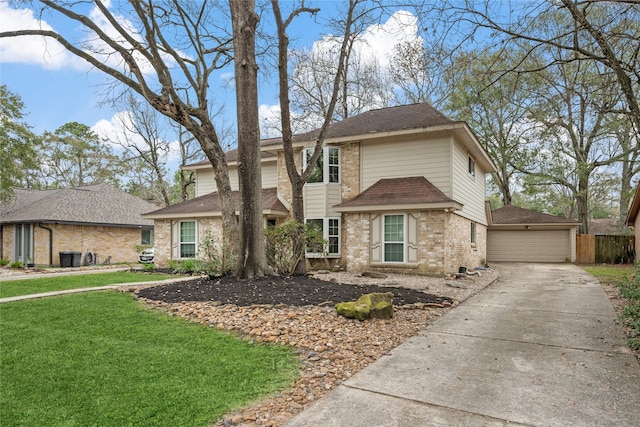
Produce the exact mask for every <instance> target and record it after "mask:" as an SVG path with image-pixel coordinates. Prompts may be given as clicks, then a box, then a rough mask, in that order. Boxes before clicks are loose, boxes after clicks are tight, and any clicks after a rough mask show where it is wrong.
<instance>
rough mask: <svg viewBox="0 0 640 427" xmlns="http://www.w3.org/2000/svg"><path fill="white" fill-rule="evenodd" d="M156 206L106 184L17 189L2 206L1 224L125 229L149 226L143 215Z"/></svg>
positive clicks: (0, 205) (150, 223)
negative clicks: (117, 227) (67, 225)
mask: <svg viewBox="0 0 640 427" xmlns="http://www.w3.org/2000/svg"><path fill="white" fill-rule="evenodd" d="M154 209H157V206H156V205H154V204H153V203H150V202H147V201H146V200H143V199H141V198H139V197H135V196H132V195H131V194H128V193H125V192H124V191H120V190H117V189H115V188H112V187H110V186H109V185H106V184H96V185H88V186H83V187H72V188H60V189H52V190H22V189H19V190H15V193H14V197H13V198H12V199H11V201H10V202H8V203H2V204H0V223H5V224H6V223H37V222H41V223H61V224H90V225H103V226H121V227H141V226H144V227H149V226H153V221H150V220H148V219H144V218H142V216H141V215H142V214H143V213H146V212H149V211H151V210H154Z"/></svg>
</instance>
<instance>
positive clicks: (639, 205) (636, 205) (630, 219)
mask: <svg viewBox="0 0 640 427" xmlns="http://www.w3.org/2000/svg"><path fill="white" fill-rule="evenodd" d="M639 211H640V182H638V187H637V188H636V192H635V194H634V195H633V199H632V200H631V207H630V208H629V213H628V214H627V225H629V226H633V224H634V223H635V221H636V218H637V216H638V213H639Z"/></svg>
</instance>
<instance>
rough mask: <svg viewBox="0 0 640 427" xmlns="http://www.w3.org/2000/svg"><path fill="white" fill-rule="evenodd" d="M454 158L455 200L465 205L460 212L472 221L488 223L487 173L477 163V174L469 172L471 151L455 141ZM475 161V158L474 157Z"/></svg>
mask: <svg viewBox="0 0 640 427" xmlns="http://www.w3.org/2000/svg"><path fill="white" fill-rule="evenodd" d="M453 147H454V148H453V159H452V164H453V167H452V170H451V171H452V181H453V193H452V195H451V196H450V197H451V198H452V199H453V200H455V201H457V202H460V203H462V204H463V205H464V206H463V208H462V212H459V214H460V215H461V216H463V217H465V218H468V219H470V220H472V221H475V222H477V223H480V224H482V225H487V217H486V212H485V204H484V201H485V193H486V178H485V173H484V172H483V171H482V170H480V168H479V167H478V165H477V162H476V165H475V175H471V174H470V173H469V152H468V151H467V150H466V149H465V148H464V146H463V145H462V144H461V143H459V142H457V141H454V143H453ZM474 161H475V159H474Z"/></svg>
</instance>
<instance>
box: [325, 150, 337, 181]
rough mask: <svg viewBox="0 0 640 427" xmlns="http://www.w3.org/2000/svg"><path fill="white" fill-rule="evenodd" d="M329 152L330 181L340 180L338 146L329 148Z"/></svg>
mask: <svg viewBox="0 0 640 427" xmlns="http://www.w3.org/2000/svg"><path fill="white" fill-rule="evenodd" d="M327 151H328V152H329V182H340V152H339V151H338V149H337V148H329V149H327Z"/></svg>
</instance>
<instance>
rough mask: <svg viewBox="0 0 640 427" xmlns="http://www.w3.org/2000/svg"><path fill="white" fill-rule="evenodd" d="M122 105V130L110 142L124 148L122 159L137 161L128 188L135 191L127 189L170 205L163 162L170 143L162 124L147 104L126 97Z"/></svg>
mask: <svg viewBox="0 0 640 427" xmlns="http://www.w3.org/2000/svg"><path fill="white" fill-rule="evenodd" d="M125 105H126V107H127V108H126V111H127V113H126V114H120V115H119V116H118V121H119V125H120V128H121V129H122V131H123V132H121V133H119V134H118V135H115V136H114V137H113V139H114V141H113V142H115V143H117V144H118V145H120V147H122V149H123V150H124V153H125V157H126V160H125V161H130V162H136V163H137V165H136V168H134V169H130V170H132V171H134V173H135V175H136V176H137V177H138V179H137V180H134V181H133V182H130V183H129V187H130V188H131V187H134V186H135V191H134V189H133V188H131V191H129V192H131V193H133V194H136V195H138V196H140V197H143V198H145V199H153V200H158V201H160V202H161V203H162V205H163V206H169V205H170V204H171V200H170V198H169V187H170V182H169V180H168V179H167V175H168V171H167V168H166V164H167V156H168V154H169V150H170V145H169V141H167V140H166V137H165V129H164V126H165V124H164V123H162V122H161V120H162V119H161V117H160V115H159V113H158V112H157V111H156V110H154V109H153V108H151V106H149V104H148V103H141V102H139V101H138V100H137V99H136V98H135V97H133V96H128V97H127V101H126V104H125ZM144 193H148V194H144Z"/></svg>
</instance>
